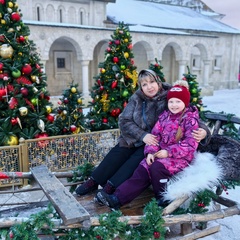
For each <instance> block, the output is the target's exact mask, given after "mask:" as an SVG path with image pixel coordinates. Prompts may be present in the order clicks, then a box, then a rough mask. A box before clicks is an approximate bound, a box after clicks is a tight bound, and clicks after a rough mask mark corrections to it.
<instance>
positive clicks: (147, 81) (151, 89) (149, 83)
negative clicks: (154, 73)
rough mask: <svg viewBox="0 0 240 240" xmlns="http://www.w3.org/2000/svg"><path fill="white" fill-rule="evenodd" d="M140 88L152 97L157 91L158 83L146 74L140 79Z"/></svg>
mask: <svg viewBox="0 0 240 240" xmlns="http://www.w3.org/2000/svg"><path fill="white" fill-rule="evenodd" d="M141 89H142V91H143V93H144V94H145V95H146V96H147V97H150V98H151V97H154V96H155V95H156V94H157V93H158V91H159V85H158V83H157V82H156V80H155V79H154V78H152V77H149V76H146V77H145V78H144V79H142V81H141Z"/></svg>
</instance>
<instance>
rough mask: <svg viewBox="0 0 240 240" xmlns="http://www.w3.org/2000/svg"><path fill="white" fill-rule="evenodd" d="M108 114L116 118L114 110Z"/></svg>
mask: <svg viewBox="0 0 240 240" xmlns="http://www.w3.org/2000/svg"><path fill="white" fill-rule="evenodd" d="M110 114H111V116H112V117H116V116H117V113H116V109H113V110H112V111H111V113H110Z"/></svg>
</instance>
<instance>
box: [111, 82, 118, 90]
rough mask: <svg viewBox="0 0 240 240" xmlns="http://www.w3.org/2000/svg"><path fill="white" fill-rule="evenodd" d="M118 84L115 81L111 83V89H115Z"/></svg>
mask: <svg viewBox="0 0 240 240" xmlns="http://www.w3.org/2000/svg"><path fill="white" fill-rule="evenodd" d="M117 84H118V82H117V81H116V80H115V81H113V82H112V85H111V88H112V89H114V88H115V87H117Z"/></svg>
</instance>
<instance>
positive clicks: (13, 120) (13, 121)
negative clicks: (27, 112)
mask: <svg viewBox="0 0 240 240" xmlns="http://www.w3.org/2000/svg"><path fill="white" fill-rule="evenodd" d="M11 124H12V125H13V126H14V125H17V124H18V120H17V119H16V118H12V119H11Z"/></svg>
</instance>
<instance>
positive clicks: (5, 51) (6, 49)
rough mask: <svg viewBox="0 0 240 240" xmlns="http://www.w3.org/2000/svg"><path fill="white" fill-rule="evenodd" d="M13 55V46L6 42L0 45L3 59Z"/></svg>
mask: <svg viewBox="0 0 240 240" xmlns="http://www.w3.org/2000/svg"><path fill="white" fill-rule="evenodd" d="M12 55H13V48H12V46H10V45H8V44H3V45H2V46H1V47H0V56H1V57H2V58H4V59H7V58H11V57H12Z"/></svg>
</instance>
